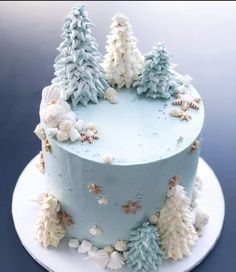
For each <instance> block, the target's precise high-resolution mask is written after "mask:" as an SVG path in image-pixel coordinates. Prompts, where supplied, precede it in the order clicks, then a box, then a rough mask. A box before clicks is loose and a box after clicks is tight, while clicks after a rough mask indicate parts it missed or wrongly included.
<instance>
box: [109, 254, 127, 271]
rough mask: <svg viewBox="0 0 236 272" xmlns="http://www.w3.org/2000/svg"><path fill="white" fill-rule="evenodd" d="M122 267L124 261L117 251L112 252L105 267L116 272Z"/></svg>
mask: <svg viewBox="0 0 236 272" xmlns="http://www.w3.org/2000/svg"><path fill="white" fill-rule="evenodd" d="M123 265H124V261H123V258H122V256H121V255H120V254H119V253H118V252H117V251H114V252H112V253H111V255H110V261H109V263H108V265H107V267H108V268H110V269H114V270H116V269H119V268H121V267H122V266H123Z"/></svg>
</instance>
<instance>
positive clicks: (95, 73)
mask: <svg viewBox="0 0 236 272" xmlns="http://www.w3.org/2000/svg"><path fill="white" fill-rule="evenodd" d="M90 26H91V23H90V20H89V19H88V17H87V13H86V12H85V7H84V5H79V6H76V7H74V8H73V9H72V11H71V12H70V13H69V15H68V16H67V17H66V18H65V22H64V25H63V27H62V31H63V34H62V38H63V41H62V43H61V44H60V46H59V48H58V50H59V55H58V56H57V57H56V59H55V64H54V67H55V78H54V79H53V80H52V83H53V84H55V85H57V86H59V87H60V88H61V89H63V90H64V91H65V93H66V98H67V99H68V100H69V101H71V103H72V104H73V105H74V106H76V105H78V104H79V103H81V104H83V105H87V103H88V102H89V101H92V102H94V103H97V102H98V97H103V95H104V91H105V89H106V88H107V87H108V84H107V82H106V79H105V74H104V72H103V70H102V68H101V62H102V57H101V55H100V53H99V52H98V44H97V42H96V40H95V39H94V38H93V37H92V36H91V30H90Z"/></svg>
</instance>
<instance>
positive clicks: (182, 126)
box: [55, 86, 204, 165]
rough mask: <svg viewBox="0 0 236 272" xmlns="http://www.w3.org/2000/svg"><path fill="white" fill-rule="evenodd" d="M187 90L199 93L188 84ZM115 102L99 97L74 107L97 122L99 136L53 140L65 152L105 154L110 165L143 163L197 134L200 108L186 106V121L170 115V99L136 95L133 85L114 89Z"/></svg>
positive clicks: (94, 157) (90, 157) (179, 146)
mask: <svg viewBox="0 0 236 272" xmlns="http://www.w3.org/2000/svg"><path fill="white" fill-rule="evenodd" d="M190 93H191V94H192V95H194V96H199V95H198V93H197V91H196V90H195V89H194V88H193V87H192V86H191V87H190ZM118 96H119V103H117V104H110V103H109V102H108V101H106V100H101V101H100V102H99V103H98V104H93V103H89V104H88V105H87V106H86V107H83V106H79V107H76V109H74V111H75V113H76V115H78V117H79V118H80V119H83V120H85V121H86V122H94V123H95V124H96V125H97V128H98V132H99V136H100V139H99V140H97V141H93V143H92V144H90V143H88V142H80V141H76V142H74V143H71V142H58V141H57V140H55V142H56V143H57V144H58V145H60V146H61V147H62V148H64V149H66V150H67V151H68V152H71V153H74V154H76V155H77V156H80V157H82V158H84V159H87V160H92V161H96V162H99V163H101V162H102V160H101V157H102V156H104V155H105V154H109V155H110V156H112V157H113V158H114V160H113V162H112V164H113V165H132V164H143V163H148V162H152V161H157V160H161V159H165V158H168V157H171V156H173V155H175V154H178V153H179V152H181V151H183V150H184V149H185V148H187V147H188V146H189V145H191V143H193V141H194V140H195V139H196V138H197V137H198V136H199V134H200V132H201V129H202V125H203V121H204V108H203V106H202V105H201V107H200V109H199V110H194V109H189V110H188V112H189V114H190V115H191V117H192V119H191V120H190V121H186V120H183V121H181V120H180V119H179V118H174V117H172V116H171V115H170V112H171V110H173V109H176V108H179V107H178V106H174V105H172V102H173V100H174V98H173V97H171V98H170V99H169V100H154V99H151V98H147V97H144V96H143V95H138V94H137V92H136V91H135V90H134V89H124V88H123V89H121V90H119V91H118Z"/></svg>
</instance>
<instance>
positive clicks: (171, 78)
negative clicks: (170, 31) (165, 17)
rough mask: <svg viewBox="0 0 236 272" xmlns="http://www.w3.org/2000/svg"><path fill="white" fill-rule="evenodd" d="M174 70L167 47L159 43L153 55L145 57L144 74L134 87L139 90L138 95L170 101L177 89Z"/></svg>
mask: <svg viewBox="0 0 236 272" xmlns="http://www.w3.org/2000/svg"><path fill="white" fill-rule="evenodd" d="M172 69H173V67H172V65H171V62H170V56H169V54H168V52H167V50H166V47H165V45H164V44H162V43H159V44H158V45H157V46H155V47H153V50H152V52H151V53H149V54H147V55H145V61H144V68H143V72H142V74H141V75H140V77H139V79H138V80H137V81H136V82H134V84H133V87H136V88H137V92H138V94H142V93H145V94H146V96H148V97H151V98H153V99H156V98H164V99H168V98H170V96H171V94H172V93H173V92H175V91H176V87H177V82H176V80H175V74H174V73H173V70H172Z"/></svg>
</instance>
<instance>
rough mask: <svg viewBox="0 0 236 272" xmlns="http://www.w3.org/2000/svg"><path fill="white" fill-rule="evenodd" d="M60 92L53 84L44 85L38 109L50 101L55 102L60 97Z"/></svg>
mask: <svg viewBox="0 0 236 272" xmlns="http://www.w3.org/2000/svg"><path fill="white" fill-rule="evenodd" d="M60 92H61V90H60V89H59V88H58V87H56V86H54V85H50V86H47V87H45V88H44V89H43V91H42V100H41V104H40V109H42V108H45V107H47V106H48V104H50V103H56V101H57V100H58V99H60Z"/></svg>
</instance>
